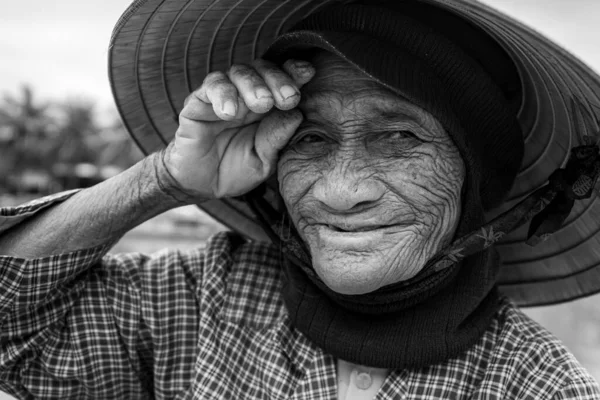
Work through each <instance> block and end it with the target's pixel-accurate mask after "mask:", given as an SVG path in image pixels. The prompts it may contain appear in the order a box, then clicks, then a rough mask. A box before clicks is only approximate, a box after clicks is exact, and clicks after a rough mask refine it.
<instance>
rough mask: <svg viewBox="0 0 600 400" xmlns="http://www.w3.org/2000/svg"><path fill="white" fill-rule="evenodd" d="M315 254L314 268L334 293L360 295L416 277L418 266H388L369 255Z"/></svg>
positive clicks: (313, 256) (385, 262)
mask: <svg viewBox="0 0 600 400" xmlns="http://www.w3.org/2000/svg"><path fill="white" fill-rule="evenodd" d="M311 253H312V261H313V268H314V269H315V271H316V273H317V275H318V276H319V277H320V278H321V280H322V281H323V282H324V283H325V284H326V285H327V287H329V288H330V289H331V290H333V291H334V292H337V293H340V294H346V295H359V294H365V293H370V292H374V291H375V290H377V289H379V288H381V287H383V286H387V285H391V284H393V283H396V282H400V281H404V280H408V279H410V278H412V277H413V276H415V275H416V274H417V273H418V272H419V270H420V268H415V265H414V264H412V263H411V264H412V265H410V266H409V265H406V266H403V265H398V264H395V265H389V263H390V261H389V260H385V259H381V258H380V257H375V256H374V254H369V255H353V254H343V253H342V254H340V253H338V252H336V253H335V254H328V253H326V254H320V253H319V252H317V253H316V254H315V252H311Z"/></svg>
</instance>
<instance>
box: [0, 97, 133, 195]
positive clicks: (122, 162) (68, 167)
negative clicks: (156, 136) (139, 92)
mask: <svg viewBox="0 0 600 400" xmlns="http://www.w3.org/2000/svg"><path fill="white" fill-rule="evenodd" d="M111 120H112V121H109V122H108V124H100V123H99V122H98V120H97V118H96V109H95V106H94V103H93V102H92V101H90V100H88V99H83V98H70V99H68V100H66V101H62V102H59V101H45V102H40V101H37V99H36V97H35V94H34V90H33V89H32V88H31V87H29V86H23V87H22V88H21V90H20V92H19V93H17V94H15V95H9V94H6V95H4V97H3V98H2V99H0V171H1V173H0V193H32V194H45V193H51V192H56V191H58V190H63V189H69V188H71V187H81V186H89V185H92V184H94V183H96V182H98V181H100V180H102V179H105V178H107V177H110V176H112V175H114V174H116V173H118V172H119V171H121V170H123V169H125V168H127V167H129V166H131V165H132V164H134V163H135V162H136V161H137V160H139V159H140V158H141V156H142V155H141V152H140V151H139V150H138V149H137V147H136V145H135V144H134V142H133V141H132V140H130V139H129V135H128V134H127V131H126V130H125V128H124V127H123V125H122V124H121V122H120V120H119V118H118V116H117V115H116V112H115V113H114V115H113V117H112V118H111Z"/></svg>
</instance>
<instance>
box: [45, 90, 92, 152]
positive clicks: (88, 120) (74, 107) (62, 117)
mask: <svg viewBox="0 0 600 400" xmlns="http://www.w3.org/2000/svg"><path fill="white" fill-rule="evenodd" d="M56 109H57V114H58V115H59V135H58V136H57V137H56V140H55V141H54V142H53V143H52V148H53V152H52V153H53V155H54V160H52V161H53V164H54V163H57V162H59V163H65V164H78V163H92V164H93V163H94V162H95V154H96V151H97V150H98V149H96V148H94V145H95V139H96V138H97V137H98V136H99V132H100V128H99V127H98V124H97V123H96V120H95V110H94V103H92V102H91V101H89V100H86V99H82V98H70V99H69V100H67V101H66V102H64V103H61V104H57V105H56Z"/></svg>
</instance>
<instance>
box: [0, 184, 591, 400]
mask: <svg viewBox="0 0 600 400" xmlns="http://www.w3.org/2000/svg"><path fill="white" fill-rule="evenodd" d="M68 196H69V194H68V193H67V194H62V195H59V196H57V197H53V198H49V199H42V200H39V201H36V202H33V203H30V204H28V205H24V206H21V207H14V208H3V209H0V231H4V230H6V229H7V228H9V227H10V226H13V225H15V224H17V223H19V222H20V221H22V220H23V219H25V218H28V217H29V216H31V215H33V214H35V212H37V211H39V210H40V209H42V208H44V207H48V206H50V205H51V204H52V203H53V202H56V201H61V200H63V199H64V198H66V197H68ZM109 247H110V245H109V244H107V245H104V246H100V247H97V248H91V249H83V250H80V251H76V252H73V253H68V254H61V255H57V256H50V257H46V258H40V259H34V260H25V259H20V258H14V257H7V256H2V257H0V341H1V345H2V346H1V352H0V389H2V390H4V391H6V392H7V393H10V394H12V395H13V396H15V397H17V398H20V399H34V398H36V399H61V400H65V399H110V400H115V399H128V400H131V399H306V400H308V399H335V398H336V396H337V379H336V360H335V359H334V358H333V357H332V356H331V355H329V354H327V353H326V352H324V351H323V350H322V349H320V348H318V347H317V346H315V345H314V344H313V343H311V342H310V340H308V339H307V338H306V337H304V336H303V335H302V334H301V333H299V332H298V331H296V330H295V329H294V327H293V326H292V325H291V323H290V319H289V317H288V314H287V312H286V309H285V307H284V304H283V301H282V297H281V290H282V275H281V270H280V268H279V266H278V263H277V259H278V257H277V252H276V249H274V248H273V247H272V246H269V245H267V244H259V243H251V242H247V241H245V240H243V239H242V238H240V237H239V236H236V235H235V234H232V233H220V234H217V235H216V236H214V237H213V238H212V239H211V240H210V241H209V242H208V244H207V246H206V248H205V249H197V250H194V251H186V252H182V251H177V250H173V251H161V252H159V253H156V254H154V255H151V256H148V255H143V254H124V255H110V254H108V255H107V254H106V253H107V251H108V250H109ZM376 399H381V400H383V399H390V400H391V399H473V400H483V399H489V400H491V399H498V400H500V399H504V400H505V399H555V400H558V399H582V400H583V399H589V400H592V399H600V391H599V390H598V387H597V384H596V383H595V382H594V380H593V378H591V377H590V376H589V375H588V373H587V372H586V371H585V370H584V369H582V367H581V366H580V365H579V364H578V363H577V361H576V360H575V359H574V357H573V356H572V355H571V354H569V352H568V351H567V350H566V349H565V348H564V347H563V346H562V345H561V344H560V342H559V341H558V340H557V339H555V338H554V337H553V336H552V335H551V334H549V333H548V332H547V331H546V330H544V329H543V328H542V327H540V326H538V325H537V324H536V323H534V322H533V321H531V320H530V319H528V318H527V317H526V316H525V315H523V314H522V313H521V312H520V311H519V310H517V309H516V308H515V307H514V306H513V305H512V304H511V303H510V302H509V301H508V300H506V299H505V300H503V304H502V307H501V309H500V311H499V312H498V313H497V315H496V316H495V318H494V320H493V322H492V324H491V325H490V327H489V329H488V330H487V331H486V332H485V334H484V335H483V336H482V337H481V339H480V340H479V342H478V343H476V344H475V345H474V346H473V347H472V348H471V349H469V350H468V351H467V352H465V353H464V354H462V355H461V356H460V357H458V358H454V359H450V360H447V361H446V362H444V363H441V364H437V365H431V366H429V367H427V368H422V369H414V370H393V371H391V372H390V374H389V375H388V377H387V378H386V379H385V381H384V383H383V385H382V387H381V388H380V390H379V392H378V394H377V396H376Z"/></svg>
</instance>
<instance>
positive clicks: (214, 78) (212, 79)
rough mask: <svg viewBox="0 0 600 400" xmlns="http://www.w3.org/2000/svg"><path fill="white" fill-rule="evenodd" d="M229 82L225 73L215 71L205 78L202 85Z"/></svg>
mask: <svg viewBox="0 0 600 400" xmlns="http://www.w3.org/2000/svg"><path fill="white" fill-rule="evenodd" d="M227 80H228V79H227V76H226V75H225V74H224V73H223V72H221V71H213V72H211V73H209V74H208V75H206V77H205V78H204V82H202V85H214V84H215V83H219V82H222V81H227Z"/></svg>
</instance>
